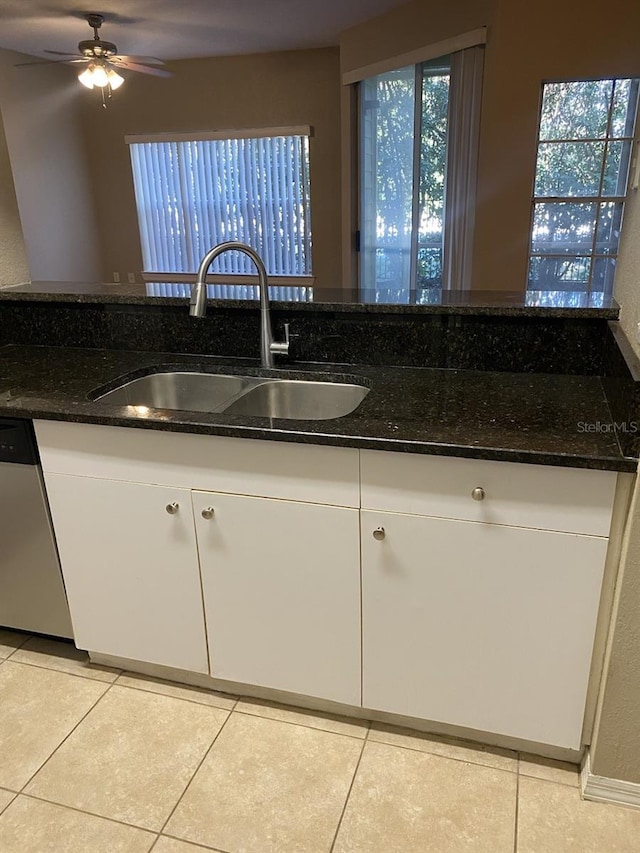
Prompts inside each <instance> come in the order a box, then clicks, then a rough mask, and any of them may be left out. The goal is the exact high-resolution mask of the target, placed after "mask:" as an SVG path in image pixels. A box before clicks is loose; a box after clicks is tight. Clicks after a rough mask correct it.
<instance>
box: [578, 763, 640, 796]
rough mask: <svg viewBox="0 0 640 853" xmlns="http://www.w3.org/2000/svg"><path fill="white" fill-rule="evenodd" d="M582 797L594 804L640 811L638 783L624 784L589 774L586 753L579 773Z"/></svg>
mask: <svg viewBox="0 0 640 853" xmlns="http://www.w3.org/2000/svg"><path fill="white" fill-rule="evenodd" d="M580 785H581V788H582V796H583V797H584V799H585V800H593V801H594V802H596V803H616V804H617V805H619V806H629V807H630V808H633V809H640V782H625V781H624V780H623V779H609V778H608V777H607V776H596V775H595V774H594V773H592V772H591V756H590V755H589V753H588V752H587V754H586V756H585V760H584V762H583V764H582V771H581V773H580Z"/></svg>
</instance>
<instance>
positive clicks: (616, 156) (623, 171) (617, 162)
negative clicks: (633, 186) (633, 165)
mask: <svg viewBox="0 0 640 853" xmlns="http://www.w3.org/2000/svg"><path fill="white" fill-rule="evenodd" d="M630 157H631V142H610V143H609V145H608V147H607V163H606V166H605V170H604V179H603V182H602V195H619V196H623V195H625V193H626V189H627V177H628V172H629V160H630Z"/></svg>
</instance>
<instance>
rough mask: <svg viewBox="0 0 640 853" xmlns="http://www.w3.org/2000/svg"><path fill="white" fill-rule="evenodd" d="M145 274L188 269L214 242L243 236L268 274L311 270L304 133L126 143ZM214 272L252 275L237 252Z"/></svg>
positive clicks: (225, 257) (220, 262)
mask: <svg viewBox="0 0 640 853" xmlns="http://www.w3.org/2000/svg"><path fill="white" fill-rule="evenodd" d="M129 150H130V153H131V164H132V169H133V181H134V187H135V196H136V205H137V210H138V224H139V228H140V240H141V245H142V257H143V264H144V270H145V272H146V273H154V272H155V273H192V272H195V271H196V270H197V268H198V265H199V263H200V260H201V259H202V257H203V255H204V254H205V253H206V252H207V251H208V250H209V249H210V248H211V247H212V246H215V245H217V244H218V243H222V242H225V241H227V240H240V241H241V242H243V243H248V244H249V245H250V246H252V247H253V248H254V249H255V250H256V251H257V252H258V254H260V255H261V257H262V258H263V259H264V262H265V266H266V268H267V272H268V273H269V274H270V275H284V276H306V275H310V274H311V228H310V218H311V217H310V190H309V137H308V135H302V134H295V135H293V134H292V135H283V136H272V137H267V136H259V137H253V138H247V137H243V138H228V139H222V138H221V139H217V138H216V139H201V138H199V139H191V140H188V139H187V140H185V139H183V138H180V139H176V140H173V141H168V140H166V138H164V137H163V138H162V139H161V141H145V142H134V141H130V142H129ZM212 271H214V272H220V273H224V274H229V275H234V274H242V275H247V274H253V273H255V269H254V267H253V265H252V263H251V261H250V260H249V259H248V258H246V257H245V256H244V255H241V254H239V253H236V252H234V253H226V254H224V255H222V256H221V257H220V258H218V259H217V260H216V262H215V264H214V265H213V266H212Z"/></svg>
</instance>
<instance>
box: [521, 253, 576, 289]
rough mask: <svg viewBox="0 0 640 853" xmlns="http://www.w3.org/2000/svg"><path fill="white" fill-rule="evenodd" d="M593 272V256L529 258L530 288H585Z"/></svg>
mask: <svg viewBox="0 0 640 853" xmlns="http://www.w3.org/2000/svg"><path fill="white" fill-rule="evenodd" d="M590 272H591V258H589V257H586V256H583V257H576V256H573V257H566V258H545V257H543V256H540V255H538V256H535V255H534V256H533V257H531V258H530V260H529V287H528V289H529V290H584V289H585V285H586V284H587V283H588V281H589V273H590Z"/></svg>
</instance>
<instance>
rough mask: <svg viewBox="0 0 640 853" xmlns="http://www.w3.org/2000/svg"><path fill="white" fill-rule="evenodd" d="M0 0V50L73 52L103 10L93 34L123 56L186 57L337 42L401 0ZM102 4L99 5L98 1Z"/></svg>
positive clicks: (88, 33) (293, 47)
mask: <svg viewBox="0 0 640 853" xmlns="http://www.w3.org/2000/svg"><path fill="white" fill-rule="evenodd" d="M92 2H93V0H48V2H47V0H0V47H2V48H7V49H10V50H17V51H20V52H22V53H27V54H31V55H33V56H46V54H44V53H43V50H44V49H45V48H47V49H49V50H60V51H65V52H70V53H72V52H75V50H76V47H77V44H78V42H79V41H80V40H81V39H87V38H91V36H92V31H91V30H90V29H89V26H88V25H87V23H86V21H85V20H84V19H83V13H84V12H86V11H92V12H100V13H102V14H104V17H105V22H104V24H103V26H102V30H101V33H100V34H101V36H102V37H103V38H105V39H107V40H109V41H113V42H115V43H116V44H117V46H118V51H119V52H120V53H125V54H144V55H149V56H157V57H159V58H160V59H165V60H169V59H187V58H190V57H198V56H218V55H222V54H234V53H254V52H256V53H258V52H264V51H273V50H298V49H303V48H309V47H322V46H325V45H335V44H338V40H339V35H340V33H341V32H342V30H344V29H346V28H347V27H350V26H352V25H353V24H357V23H360V22H362V21H365V20H367V19H369V18H373V17H375V16H376V15H379V14H381V13H382V12H385V11H387V10H388V9H391V8H393V7H395V6H400V5H401V4H402V3H404V2H407V0H114V1H113V2H112V0H109V2H106V0H97V6H94V7H92V6H91V5H89V6H87V4H88V3H89V4H90V3H92ZM101 2H102V5H100V3H101Z"/></svg>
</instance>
